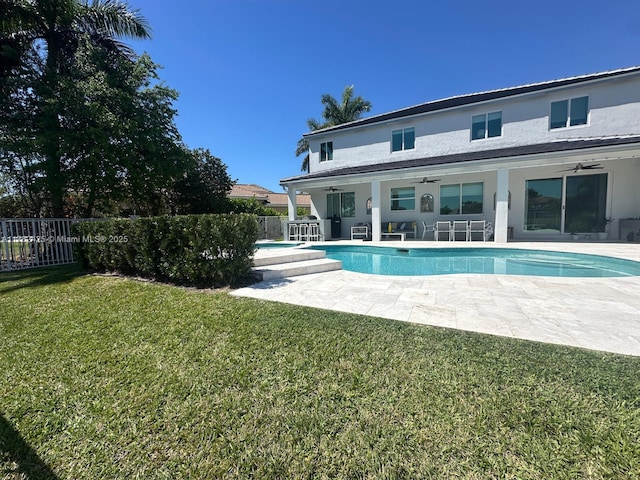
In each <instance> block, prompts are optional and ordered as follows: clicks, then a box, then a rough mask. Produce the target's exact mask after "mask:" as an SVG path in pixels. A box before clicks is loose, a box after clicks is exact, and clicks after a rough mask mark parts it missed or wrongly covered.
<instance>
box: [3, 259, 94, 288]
mask: <svg viewBox="0 0 640 480" xmlns="http://www.w3.org/2000/svg"><path fill="white" fill-rule="evenodd" d="M84 274H85V272H83V271H82V269H81V268H80V265H77V264H70V265H60V266H56V267H43V268H34V269H27V270H20V271H12V272H3V273H0V294H3V293H10V292H14V291H16V290H21V289H23V288H34V287H42V286H45V285H53V284H56V283H66V282H70V281H71V280H73V279H74V278H77V277H80V276H82V275H84Z"/></svg>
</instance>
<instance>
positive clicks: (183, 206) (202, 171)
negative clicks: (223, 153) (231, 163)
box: [172, 148, 235, 214]
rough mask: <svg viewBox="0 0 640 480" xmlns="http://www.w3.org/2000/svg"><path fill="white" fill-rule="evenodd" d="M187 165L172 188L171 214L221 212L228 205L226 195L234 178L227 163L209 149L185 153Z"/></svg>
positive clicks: (228, 206)
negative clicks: (228, 170)
mask: <svg viewBox="0 0 640 480" xmlns="http://www.w3.org/2000/svg"><path fill="white" fill-rule="evenodd" d="M189 156H190V162H191V164H190V167H189V169H188V170H187V171H186V172H185V173H184V174H183V176H182V177H181V178H180V179H178V181H177V182H176V183H175V185H174V187H173V192H172V193H173V195H172V197H173V198H172V213H179V214H189V213H192V214H198V213H224V212H226V211H227V210H229V208H230V204H229V200H228V198H227V194H228V193H229V191H230V190H231V187H233V185H234V184H235V181H233V180H232V179H231V177H230V176H229V174H228V173H227V166H226V165H225V164H224V163H223V162H222V160H220V159H219V158H218V157H215V156H214V155H212V154H211V152H210V151H209V150H205V149H202V148H196V149H195V150H191V151H190V152H189Z"/></svg>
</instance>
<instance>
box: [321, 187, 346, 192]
mask: <svg viewBox="0 0 640 480" xmlns="http://www.w3.org/2000/svg"><path fill="white" fill-rule="evenodd" d="M324 190H325V192H341V191H342V189H341V188H336V187H329V188H325V189H324Z"/></svg>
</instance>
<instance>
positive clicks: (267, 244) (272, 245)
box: [256, 242, 300, 248]
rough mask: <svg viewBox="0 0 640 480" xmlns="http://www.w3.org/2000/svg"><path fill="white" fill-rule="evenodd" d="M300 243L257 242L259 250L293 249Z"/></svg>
mask: <svg viewBox="0 0 640 480" xmlns="http://www.w3.org/2000/svg"><path fill="white" fill-rule="evenodd" d="M298 245H300V243H294V242H256V247H258V248H291V247H297V246H298Z"/></svg>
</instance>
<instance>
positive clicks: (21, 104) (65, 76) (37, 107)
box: [0, 0, 150, 216]
mask: <svg viewBox="0 0 640 480" xmlns="http://www.w3.org/2000/svg"><path fill="white" fill-rule="evenodd" d="M0 16H1V17H2V21H1V22H0V65H2V68H0V81H1V83H2V85H1V86H0V88H1V89H2V92H0V93H2V94H3V97H4V98H3V100H2V102H3V105H0V107H2V108H3V109H4V108H6V109H7V111H15V112H16V113H17V114H20V115H24V116H25V118H24V121H23V122H21V123H20V125H15V123H14V124H11V123H3V124H2V126H1V127H0V128H1V130H0V135H1V136H2V139H3V140H5V139H8V141H7V142H6V143H9V144H13V145H10V147H7V146H6V144H5V146H4V148H3V157H5V160H6V157H7V155H9V156H14V157H15V158H12V160H13V161H12V162H10V163H12V164H13V165H15V164H16V162H17V163H20V162H21V163H23V167H24V168H23V169H22V172H23V173H24V174H25V175H28V176H30V181H31V182H32V183H33V184H34V187H35V186H37V184H38V183H39V184H40V188H42V190H43V192H45V193H46V195H47V197H48V203H49V205H50V208H49V210H50V211H49V212H48V213H50V214H52V215H53V216H63V215H64V213H65V211H64V207H65V196H66V194H67V187H68V179H67V178H66V177H67V170H68V167H69V164H70V163H72V162H73V161H74V159H73V158H69V156H68V155H66V152H65V149H64V142H65V137H66V133H68V130H66V128H67V127H68V123H69V122H68V120H67V117H65V113H66V107H67V106H68V104H65V101H68V100H69V96H68V93H69V92H68V91H67V90H68V88H67V87H68V82H69V81H70V80H71V81H73V76H74V75H75V74H76V69H77V67H78V55H77V54H78V52H79V50H80V49H81V48H82V46H83V44H85V45H86V44H89V45H90V46H91V47H92V48H93V49H97V50H101V51H103V52H106V53H108V54H110V55H113V56H115V57H120V58H122V59H125V60H126V59H128V60H130V61H132V60H133V57H134V55H133V52H132V51H131V50H130V49H129V48H128V47H127V46H126V45H125V44H123V43H122V42H121V41H120V40H119V39H120V38H140V39H143V38H148V37H149V36H150V30H149V27H148V25H147V22H146V21H145V19H144V18H143V17H142V16H140V14H139V13H138V12H137V11H132V10H130V9H129V7H128V6H127V5H126V4H125V3H122V2H120V1H117V0H92V1H91V2H88V1H80V0H0ZM65 82H67V83H65ZM30 114H31V115H30ZM16 118H19V115H16ZM18 121H20V120H18ZM14 122H15V120H14ZM20 128H23V129H24V130H25V131H22V132H20ZM21 134H22V135H21ZM10 148H12V150H9V149H10ZM9 151H10V153H6V152H9ZM27 152H28V153H27ZM32 190H33V189H32Z"/></svg>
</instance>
